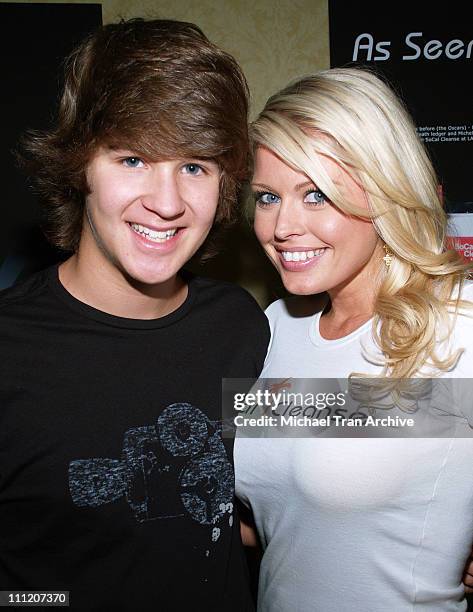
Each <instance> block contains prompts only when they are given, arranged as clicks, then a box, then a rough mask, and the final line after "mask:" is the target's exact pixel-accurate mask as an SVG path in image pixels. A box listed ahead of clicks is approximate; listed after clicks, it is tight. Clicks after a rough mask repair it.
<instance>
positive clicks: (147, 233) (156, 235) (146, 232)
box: [130, 223, 177, 242]
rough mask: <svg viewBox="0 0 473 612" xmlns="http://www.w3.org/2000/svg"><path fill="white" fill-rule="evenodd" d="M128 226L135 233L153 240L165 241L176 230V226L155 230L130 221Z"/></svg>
mask: <svg viewBox="0 0 473 612" xmlns="http://www.w3.org/2000/svg"><path fill="white" fill-rule="evenodd" d="M130 227H131V228H132V230H133V231H135V232H136V233H137V234H140V235H141V236H144V237H145V238H147V239H148V240H151V241H153V242H166V240H169V239H170V238H172V237H173V236H174V234H175V233H176V232H177V228H175V229H169V230H166V231H165V232H157V231H156V230H152V229H149V227H145V226H144V225H138V223H130Z"/></svg>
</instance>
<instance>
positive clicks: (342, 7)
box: [329, 0, 473, 212]
mask: <svg viewBox="0 0 473 612" xmlns="http://www.w3.org/2000/svg"><path fill="white" fill-rule="evenodd" d="M453 4H454V8H455V10H451V11H449V10H448V8H447V9H446V10H445V11H443V10H442V14H439V12H437V11H435V10H433V9H432V4H431V3H428V2H425V1H421V2H412V1H406V0H398V1H397V2H391V3H379V2H378V1H373V0H364V2H363V3H362V5H360V4H357V3H354V2H353V3H352V2H350V3H348V2H342V1H341V0H329V18H330V64H331V66H332V67H334V66H343V65H346V64H349V63H352V62H354V61H355V62H358V63H361V64H366V65H369V66H370V67H371V68H374V69H376V70H379V71H381V72H382V73H384V74H385V75H386V76H387V77H388V79H389V81H390V82H391V83H392V84H393V85H394V87H395V89H396V90H397V91H398V93H400V94H401V97H402V98H403V99H404V101H405V102H406V104H407V106H408V108H409V110H410V111H411V113H412V114H413V116H414V120H415V122H416V125H417V126H418V127H421V126H422V127H425V126H435V127H437V126H439V127H442V128H446V132H450V136H449V135H448V134H445V136H443V137H444V138H448V137H454V138H459V141H458V142H454V141H453V142H452V141H443V142H442V141H441V138H442V136H440V137H439V140H438V141H436V140H434V139H435V138H436V136H432V137H431V141H430V142H426V145H427V146H428V148H429V151H430V153H431V156H432V158H433V161H434V164H435V167H436V170H437V172H438V174H439V177H440V180H441V182H442V185H443V188H444V194H445V196H446V202H447V208H448V210H449V211H450V212H473V193H472V192H473V188H472V184H471V180H470V175H471V167H472V164H473V106H472V103H471V100H472V79H471V70H472V67H473V57H471V56H472V55H473V42H472V39H473V29H472V27H471V5H470V4H469V3H459V2H454V3H453ZM362 34H365V35H367V36H364V37H363V38H362V39H361V40H359V44H358V50H357V45H356V41H357V38H358V37H359V36H360V35H362ZM370 36H371V39H370ZM406 37H408V39H407V41H406ZM371 40H372V45H371V48H370V43H371ZM455 40H456V41H458V42H454V43H452V42H451V41H455ZM431 41H438V42H431ZM408 43H410V45H409V44H408ZM461 43H463V44H461ZM363 46H364V48H363ZM366 47H368V48H366ZM447 53H448V54H450V55H451V56H458V57H456V59H452V58H449V57H447ZM416 55H419V57H417V58H416V59H407V57H409V56H410V57H413V56H416ZM437 55H438V57H436V56H437ZM449 126H451V127H455V126H465V130H462V132H466V133H462V134H459V133H458V131H457V134H456V135H455V136H454V135H453V134H452V132H453V130H448V128H449ZM442 131H443V130H440V132H442ZM433 132H434V133H435V132H438V131H437V130H434V131H433ZM468 132H469V134H468ZM423 133H424V134H425V133H426V132H423Z"/></svg>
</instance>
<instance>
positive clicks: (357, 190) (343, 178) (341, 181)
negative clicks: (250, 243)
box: [252, 147, 382, 295]
mask: <svg viewBox="0 0 473 612" xmlns="http://www.w3.org/2000/svg"><path fill="white" fill-rule="evenodd" d="M319 160H320V162H321V163H322V164H323V166H324V169H325V170H326V172H327V174H328V176H329V178H330V179H331V181H332V182H333V183H334V184H335V185H336V187H337V188H338V190H339V192H340V193H341V195H342V197H343V198H344V199H345V200H346V201H348V202H350V203H351V204H352V205H354V206H358V207H360V208H364V209H365V210H367V209H368V201H367V198H366V193H365V191H364V190H363V188H362V187H361V186H360V185H359V184H358V183H357V182H356V181H355V180H354V179H353V178H352V177H351V176H350V175H349V174H348V173H347V172H346V171H345V170H344V169H342V168H341V167H340V166H339V165H338V164H337V163H335V162H334V161H333V160H331V159H329V158H328V157H325V156H323V155H319ZM252 189H253V191H254V193H255V200H256V210H255V225H254V227H255V232H256V236H257V238H258V240H259V241H260V243H261V245H262V246H263V248H264V250H265V251H266V254H267V255H268V257H269V258H270V260H271V261H272V263H273V264H274V266H275V267H276V268H277V270H278V272H279V274H280V275H281V279H282V281H283V283H284V286H285V287H286V289H287V290H288V291H289V292H291V293H294V294H298V295H310V294H316V293H321V292H323V291H328V292H329V293H330V292H332V291H338V290H341V289H343V288H344V287H348V286H349V287H350V288H351V289H353V290H355V292H356V291H357V290H361V291H363V290H364V287H366V283H368V286H370V284H372V283H373V282H374V279H375V276H376V271H377V270H378V269H379V267H380V264H381V263H382V262H381V244H380V240H379V238H378V235H377V233H376V231H375V229H374V226H373V224H372V222H371V220H370V219H362V218H359V217H354V216H350V215H347V214H345V213H343V212H342V211H341V210H340V209H338V208H336V207H335V206H334V205H333V204H332V203H331V202H330V201H329V200H328V199H327V198H326V197H325V195H324V194H323V193H322V192H321V191H320V190H319V189H318V188H317V185H315V184H314V183H313V182H312V180H311V179H310V178H309V177H308V176H307V175H305V174H304V173H303V172H300V171H297V170H294V169H293V168H292V167H291V166H289V165H288V164H286V163H285V162H284V161H282V159H281V158H279V157H278V156H277V155H275V154H274V153H273V152H272V151H270V150H269V149H267V148H265V147H259V148H258V149H257V151H256V155H255V171H254V175H253V180H252Z"/></svg>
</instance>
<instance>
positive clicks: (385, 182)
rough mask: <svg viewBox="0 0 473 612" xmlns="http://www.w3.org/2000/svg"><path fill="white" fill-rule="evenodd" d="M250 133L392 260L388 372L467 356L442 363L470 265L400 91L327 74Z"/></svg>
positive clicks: (346, 71)
mask: <svg viewBox="0 0 473 612" xmlns="http://www.w3.org/2000/svg"><path fill="white" fill-rule="evenodd" d="M251 135H252V138H253V143H254V147H255V148H257V147H258V146H264V147H267V148H268V149H270V150H271V151H273V152H274V153H276V154H277V155H278V156H279V157H280V158H281V159H282V160H284V161H285V162H286V163H288V164H289V165H290V166H291V167H293V168H295V169H296V170H299V171H302V172H304V173H305V174H306V175H307V176H308V177H309V178H310V179H311V180H313V181H314V183H315V184H316V185H317V187H318V188H319V189H321V190H322V191H323V192H324V193H325V195H326V196H327V197H328V198H329V199H330V200H331V201H332V202H333V204H334V205H335V206H337V207H338V208H339V209H340V210H342V211H343V212H345V213H347V214H351V215H356V216H359V217H364V218H366V217H369V218H370V219H371V220H372V222H373V224H374V227H375V229H376V231H377V233H378V235H379V237H380V238H381V240H382V241H383V242H384V244H385V245H386V247H387V248H388V249H389V251H391V253H392V254H393V257H392V263H391V265H390V267H389V270H388V271H387V273H386V274H384V275H383V276H382V278H381V280H380V283H379V288H378V293H377V298H376V301H375V305H374V322H373V333H374V338H375V341H376V343H377V344H378V346H379V348H380V350H381V351H382V353H383V355H384V358H385V360H384V362H383V364H382V365H383V366H384V369H383V374H384V375H389V376H392V377H395V378H403V377H411V376H413V375H415V374H417V373H419V371H420V369H421V367H422V366H423V365H424V364H428V365H429V366H431V367H432V368H433V369H434V370H436V371H446V370H449V369H451V368H452V367H453V366H454V365H455V364H456V362H457V360H458V358H459V356H460V353H461V351H456V352H455V353H452V354H448V355H447V356H445V355H443V356H439V355H438V354H437V349H438V343H439V342H441V341H443V340H446V339H447V338H448V336H449V334H450V332H451V330H452V326H453V325H454V319H455V316H456V314H457V313H458V311H459V308H463V307H467V306H468V304H467V303H465V302H462V301H461V300H460V299H459V297H460V295H461V289H462V285H463V281H464V280H465V278H466V277H467V276H468V273H469V271H470V270H471V266H469V265H467V264H466V263H465V262H464V261H463V259H462V258H461V256H460V255H459V254H458V253H457V252H456V251H454V250H452V249H449V248H448V247H447V245H446V228H447V215H446V213H445V210H444V209H443V206H442V202H441V198H440V195H439V184H438V180H437V177H436V174H435V171H434V169H433V167H432V164H431V162H430V159H429V156H428V154H427V152H426V150H425V148H424V146H423V144H422V142H421V141H420V139H419V138H418V137H417V134H416V130H415V126H414V124H413V122H412V119H411V117H410V116H409V114H408V112H407V111H406V109H405V108H404V106H403V104H402V102H401V101H400V100H399V99H398V97H397V96H396V95H395V94H394V92H393V91H392V90H391V89H390V88H389V87H388V86H387V85H386V84H385V83H384V82H383V81H382V80H381V79H380V78H379V77H377V76H375V75H374V74H373V73H372V72H370V71H368V70H365V69H360V68H334V69H331V70H326V71H324V72H320V73H318V74H315V75H311V76H307V77H304V78H301V79H299V80H297V81H296V82H294V83H292V84H290V85H289V86H288V87H286V88H285V89H283V90H282V91H280V92H279V93H277V94H276V95H274V96H272V97H271V98H270V99H269V100H268V102H267V103H266V106H265V108H264V110H263V111H262V112H261V114H260V115H259V117H258V118H257V120H256V121H255V122H254V123H253V124H252V127H251ZM316 153H318V154H322V155H325V156H327V157H329V158H330V159H332V160H334V161H335V162H336V163H338V164H339V165H340V166H341V167H342V168H344V169H345V170H346V171H347V172H348V173H349V174H350V175H351V176H352V177H353V178H354V179H355V180H356V181H357V182H358V183H359V184H360V185H361V186H362V187H363V189H364V190H365V192H366V196H367V199H368V205H369V211H368V212H367V211H366V210H361V209H359V208H358V207H355V206H353V205H352V204H351V203H350V202H348V201H346V199H345V200H344V199H343V197H342V196H341V194H340V192H339V190H338V189H337V187H336V186H335V185H334V184H333V183H332V182H331V181H330V179H329V177H328V175H327V173H326V172H325V170H324V168H323V166H322V164H321V163H320V161H318V158H317V155H316ZM382 264H383V262H380V266H381V265H382ZM452 313H453V314H454V315H455V316H454V317H452V316H451V314H452ZM439 330H444V335H443V336H441V337H440V336H439V334H440V332H439Z"/></svg>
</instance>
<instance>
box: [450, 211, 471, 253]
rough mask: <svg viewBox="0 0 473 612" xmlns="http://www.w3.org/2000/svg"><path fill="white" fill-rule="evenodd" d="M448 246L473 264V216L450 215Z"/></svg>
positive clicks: (467, 214) (463, 214)
mask: <svg viewBox="0 0 473 612" xmlns="http://www.w3.org/2000/svg"><path fill="white" fill-rule="evenodd" d="M448 227H449V231H448V242H447V244H448V245H449V246H450V247H451V248H454V249H456V250H457V251H458V252H459V253H461V255H462V256H463V257H464V258H465V259H466V260H467V261H472V262H473V214H470V213H455V214H451V215H449V224H448Z"/></svg>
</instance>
